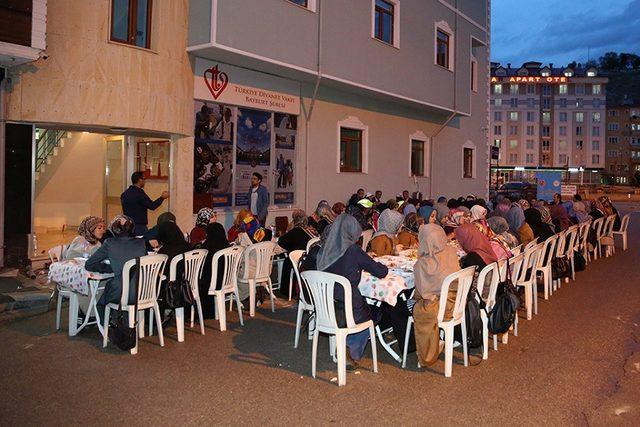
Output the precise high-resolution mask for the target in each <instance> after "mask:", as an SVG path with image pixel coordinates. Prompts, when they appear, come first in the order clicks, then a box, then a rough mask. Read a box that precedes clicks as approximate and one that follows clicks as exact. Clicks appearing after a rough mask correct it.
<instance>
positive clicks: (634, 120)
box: [605, 104, 640, 185]
mask: <svg viewBox="0 0 640 427" xmlns="http://www.w3.org/2000/svg"><path fill="white" fill-rule="evenodd" d="M606 136H607V139H606V150H607V152H606V166H605V172H606V175H607V176H608V178H609V180H610V183H612V184H622V185H630V184H635V183H636V180H635V179H634V176H635V174H636V173H637V172H640V105H637V104H635V105H634V104H627V105H623V106H612V107H607V131H606Z"/></svg>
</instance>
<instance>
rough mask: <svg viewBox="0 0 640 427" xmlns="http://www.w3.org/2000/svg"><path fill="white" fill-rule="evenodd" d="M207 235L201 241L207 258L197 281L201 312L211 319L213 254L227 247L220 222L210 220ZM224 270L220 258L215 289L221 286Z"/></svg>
mask: <svg viewBox="0 0 640 427" xmlns="http://www.w3.org/2000/svg"><path fill="white" fill-rule="evenodd" d="M206 231H207V237H206V238H205V240H204V242H202V245H201V246H202V249H206V250H207V251H209V252H208V253H207V258H206V259H205V260H204V266H203V267H202V274H201V275H200V280H199V281H198V291H199V293H200V302H201V304H202V314H203V316H204V318H205V319H212V318H213V317H214V307H215V301H214V298H213V295H209V289H210V288H211V285H212V284H211V276H212V274H213V264H212V261H213V256H214V255H215V254H216V252H218V251H220V250H222V249H226V248H228V247H229V242H228V241H227V235H226V233H225V231H224V227H223V226H222V224H219V223H217V222H212V223H209V224H207V228H206ZM223 271H224V259H223V258H220V259H219V261H218V265H217V272H218V274H217V277H216V283H215V289H216V290H219V289H221V287H222V273H223Z"/></svg>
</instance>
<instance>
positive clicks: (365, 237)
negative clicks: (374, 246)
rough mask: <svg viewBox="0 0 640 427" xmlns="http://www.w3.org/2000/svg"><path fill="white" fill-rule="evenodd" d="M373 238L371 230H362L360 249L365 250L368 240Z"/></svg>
mask: <svg viewBox="0 0 640 427" xmlns="http://www.w3.org/2000/svg"><path fill="white" fill-rule="evenodd" d="M372 238H373V230H364V231H363V232H362V250H363V251H365V252H366V251H367V247H368V246H369V242H370V241H371V239H372Z"/></svg>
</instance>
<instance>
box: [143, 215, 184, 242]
mask: <svg viewBox="0 0 640 427" xmlns="http://www.w3.org/2000/svg"><path fill="white" fill-rule="evenodd" d="M169 221H172V222H176V216H175V215H174V214H172V213H171V212H163V213H161V214H160V215H158V219H157V220H156V225H154V226H153V227H151V228H150V229H149V230H147V232H146V233H144V235H143V236H142V238H143V239H144V241H145V242H147V249H148V250H152V249H153V248H156V247H158V246H159V243H158V227H159V226H160V224H162V223H163V222H169Z"/></svg>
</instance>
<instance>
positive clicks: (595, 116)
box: [591, 112, 600, 123]
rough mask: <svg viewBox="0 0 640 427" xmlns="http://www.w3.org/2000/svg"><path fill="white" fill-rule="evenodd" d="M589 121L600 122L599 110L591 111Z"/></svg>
mask: <svg viewBox="0 0 640 427" xmlns="http://www.w3.org/2000/svg"><path fill="white" fill-rule="evenodd" d="M591 121H592V122H593V123H600V113H599V112H595V113H591Z"/></svg>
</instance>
